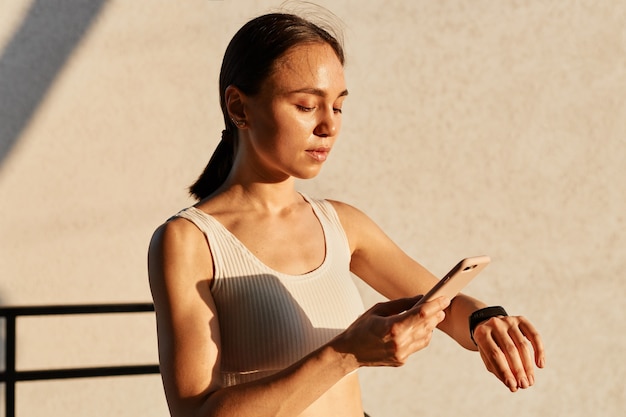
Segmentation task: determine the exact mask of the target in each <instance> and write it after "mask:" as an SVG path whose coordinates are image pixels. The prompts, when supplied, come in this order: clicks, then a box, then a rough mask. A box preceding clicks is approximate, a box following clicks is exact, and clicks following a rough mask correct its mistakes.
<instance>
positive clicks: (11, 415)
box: [4, 314, 17, 417]
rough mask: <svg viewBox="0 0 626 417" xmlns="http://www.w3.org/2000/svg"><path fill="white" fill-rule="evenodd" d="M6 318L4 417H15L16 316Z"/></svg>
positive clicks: (9, 315) (8, 315) (11, 315)
mask: <svg viewBox="0 0 626 417" xmlns="http://www.w3.org/2000/svg"><path fill="white" fill-rule="evenodd" d="M5 318H6V324H5V326H6V327H5V329H6V344H5V346H6V350H5V362H4V364H5V367H6V369H5V374H6V376H7V378H6V381H5V382H4V384H5V385H4V392H5V398H4V401H5V407H4V409H5V416H6V417H15V344H16V340H15V326H16V323H15V322H16V319H17V316H16V315H15V314H7V315H6V316H5Z"/></svg>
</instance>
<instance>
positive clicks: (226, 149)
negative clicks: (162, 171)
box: [189, 13, 345, 200]
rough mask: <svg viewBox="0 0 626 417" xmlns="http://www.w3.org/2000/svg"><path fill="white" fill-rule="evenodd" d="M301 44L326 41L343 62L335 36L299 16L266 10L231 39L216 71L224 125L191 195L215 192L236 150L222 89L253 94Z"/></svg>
mask: <svg viewBox="0 0 626 417" xmlns="http://www.w3.org/2000/svg"><path fill="white" fill-rule="evenodd" d="M303 43H327V44H328V45H330V46H331V47H332V48H333V49H334V51H335V53H336V54H337V57H338V58H339V61H340V62H341V64H342V65H343V63H344V60H345V58H344V53H343V47H342V45H341V43H340V41H339V40H338V37H337V36H333V35H331V34H330V32H329V31H328V30H326V29H324V28H322V27H321V25H318V24H315V23H313V22H311V21H309V20H307V19H305V18H303V17H299V16H296V15H293V14H286V13H270V14H266V15H263V16H259V17H257V18H255V19H252V20H250V21H249V22H248V23H246V24H245V25H244V26H243V27H242V28H241V29H239V31H238V32H237V33H236V34H235V36H234V37H233V38H232V40H231V41H230V43H229V44H228V47H227V48H226V52H225V53H224V60H223V61H222V68H221V71H220V82H219V88H220V105H221V107H222V113H223V115H224V124H225V126H226V128H225V129H224V130H223V131H222V140H221V141H220V143H219V144H218V145H217V148H216V149H215V151H214V153H213V155H212V156H211V159H210V160H209V163H208V165H207V166H206V168H205V169H204V171H203V172H202V174H201V175H200V177H199V178H198V179H197V180H196V182H195V183H194V184H193V185H192V186H191V187H189V192H190V193H191V195H193V196H194V197H196V198H197V199H198V200H201V199H203V198H205V197H207V196H209V195H211V194H212V193H213V192H215V191H216V190H217V189H218V188H219V187H220V186H221V185H222V184H223V183H224V181H226V178H227V177H228V174H229V173H230V170H231V169H232V166H233V160H234V158H235V153H236V151H237V140H238V138H237V127H236V126H235V124H234V123H233V121H232V120H231V119H230V117H229V115H228V110H227V108H226V101H225V97H224V96H225V92H226V88H227V87H228V86H230V85H233V86H236V87H237V88H239V89H240V90H241V91H242V92H243V93H244V94H247V95H254V94H256V93H257V92H258V91H259V89H260V87H261V85H262V83H263V82H264V81H265V80H266V79H267V77H268V76H269V75H270V74H271V71H272V69H273V68H274V64H275V62H276V60H277V59H278V58H280V57H281V56H282V55H284V54H285V53H286V52H287V51H288V50H289V49H290V48H292V47H294V46H296V45H300V44H303Z"/></svg>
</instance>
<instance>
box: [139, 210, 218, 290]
mask: <svg viewBox="0 0 626 417" xmlns="http://www.w3.org/2000/svg"><path fill="white" fill-rule="evenodd" d="M148 272H149V276H150V281H151V282H152V281H153V280H154V279H158V280H160V279H166V278H167V277H170V276H176V277H189V278H194V277H195V278H204V279H206V278H208V277H211V276H212V275H213V273H212V272H213V271H212V257H211V252H210V250H209V248H208V244H207V242H206V238H205V236H204V234H203V233H202V231H200V230H199V229H198V228H197V227H196V226H195V225H194V224H193V223H191V222H190V221H188V220H186V219H183V218H174V219H171V220H168V221H167V222H165V223H163V224H162V225H160V226H159V227H158V228H157V229H156V230H155V232H154V234H153V235H152V239H151V241H150V247H149V250H148Z"/></svg>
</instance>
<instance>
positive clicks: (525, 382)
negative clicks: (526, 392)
mask: <svg viewBox="0 0 626 417" xmlns="http://www.w3.org/2000/svg"><path fill="white" fill-rule="evenodd" d="M519 386H520V388H522V389H525V388H528V386H529V385H528V379H526V378H524V377H522V378H521V379H520V381H519Z"/></svg>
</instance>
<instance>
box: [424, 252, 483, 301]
mask: <svg viewBox="0 0 626 417" xmlns="http://www.w3.org/2000/svg"><path fill="white" fill-rule="evenodd" d="M489 262H491V258H489V256H486V255H482V256H473V257H471V258H465V259H463V260H461V261H460V262H459V263H458V264H456V266H455V267H454V268H452V269H451V270H450V272H448V273H447V274H446V276H444V277H443V278H441V280H439V282H438V283H437V284H435V286H434V287H433V288H431V290H430V291H428V293H426V295H424V297H422V298H421V299H420V300H419V301H418V302H417V304H416V306H418V305H420V304H423V303H425V302H427V301H430V300H433V299H435V298H437V297H441V296H445V297H448V298H449V299H450V300H452V299H453V298H454V297H456V296H457V295H458V293H460V292H461V290H462V289H463V288H464V287H465V286H466V285H467V284H469V282H470V281H471V280H472V279H474V277H475V276H476V275H478V273H479V272H480V271H482V270H483V269H485V267H486V266H487V265H488V264H489Z"/></svg>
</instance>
